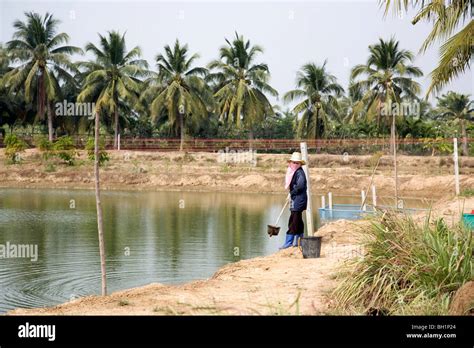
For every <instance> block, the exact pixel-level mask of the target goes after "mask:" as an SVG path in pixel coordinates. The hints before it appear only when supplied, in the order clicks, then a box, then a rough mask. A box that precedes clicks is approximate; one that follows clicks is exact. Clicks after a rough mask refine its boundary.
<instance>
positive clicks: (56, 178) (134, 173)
mask: <svg viewBox="0 0 474 348" xmlns="http://www.w3.org/2000/svg"><path fill="white" fill-rule="evenodd" d="M110 155H111V161H110V162H109V163H108V164H107V165H106V166H104V168H102V170H101V183H102V188H103V189H106V190H107V189H131V190H180V191H181V190H189V191H239V192H277V193H283V192H284V188H283V177H284V174H285V170H286V159H287V158H288V155H283V154H258V155H257V161H256V165H255V166H254V165H253V164H252V163H247V162H245V160H244V162H243V163H240V162H238V161H239V158H237V162H235V161H231V162H222V161H220V159H221V158H220V157H219V154H217V153H187V154H182V153H179V152H168V153H159V152H143V151H141V152H140V151H120V152H119V151H110ZM22 158H23V162H22V164H20V165H7V164H5V157H4V150H3V149H0V187H25V188H43V187H45V188H49V187H52V186H54V187H55V188H67V189H76V188H77V189H84V188H88V189H93V170H92V163H91V161H89V160H87V159H86V155H85V153H84V152H80V156H79V158H78V160H77V161H76V162H77V164H76V165H75V166H67V165H65V164H61V163H59V162H58V161H57V160H56V161H55V160H49V161H45V160H43V159H42V157H41V154H40V153H39V152H38V151H37V150H36V149H30V150H27V151H26V152H25V153H23V154H22ZM309 162H310V163H309V164H310V168H311V169H310V177H311V184H312V188H313V194H318V193H319V194H326V193H327V192H329V191H332V192H334V193H335V194H338V193H341V194H357V195H359V194H360V191H361V190H367V187H368V185H369V183H370V176H371V173H372V168H373V166H374V162H375V161H374V158H373V157H371V156H350V155H349V156H339V155H310V157H309ZM460 165H461V168H460V172H461V176H460V179H461V187H462V188H474V158H472V157H468V158H461V164H460ZM392 169H393V168H392V160H391V158H390V157H389V156H384V157H382V159H381V161H380V165H379V167H378V169H377V171H376V174H375V176H374V184H375V185H376V187H377V191H378V195H387V196H388V195H393V186H394V185H393V182H394V181H393V170H392ZM453 173H454V170H453V165H452V159H451V158H450V157H416V156H400V157H399V185H400V187H399V189H400V193H401V195H402V196H405V197H416V198H441V197H444V198H446V197H449V196H451V195H452V194H453V193H454V176H453Z"/></svg>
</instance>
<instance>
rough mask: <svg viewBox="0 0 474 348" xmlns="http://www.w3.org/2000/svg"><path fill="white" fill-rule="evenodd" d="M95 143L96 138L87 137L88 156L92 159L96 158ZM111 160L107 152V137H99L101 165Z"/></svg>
mask: <svg viewBox="0 0 474 348" xmlns="http://www.w3.org/2000/svg"><path fill="white" fill-rule="evenodd" d="M94 144H95V139H94V138H88V139H87V143H86V150H87V157H88V158H89V159H90V160H91V161H94V160H95V155H94ZM109 160H110V158H109V154H108V153H107V151H105V139H104V138H99V166H101V165H103V164H104V163H106V162H107V161H109Z"/></svg>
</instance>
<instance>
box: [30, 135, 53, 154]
mask: <svg viewBox="0 0 474 348" xmlns="http://www.w3.org/2000/svg"><path fill="white" fill-rule="evenodd" d="M34 143H35V146H36V147H37V148H38V149H39V150H40V151H50V150H52V148H53V143H52V142H51V141H49V140H48V138H47V137H46V136H44V135H40V136H37V137H35V139H34Z"/></svg>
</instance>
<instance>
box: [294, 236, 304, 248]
mask: <svg viewBox="0 0 474 348" xmlns="http://www.w3.org/2000/svg"><path fill="white" fill-rule="evenodd" d="M303 236H304V233H300V234H296V235H295V237H296V238H295V244H294V245H293V246H295V247H297V246H300V245H301V238H303Z"/></svg>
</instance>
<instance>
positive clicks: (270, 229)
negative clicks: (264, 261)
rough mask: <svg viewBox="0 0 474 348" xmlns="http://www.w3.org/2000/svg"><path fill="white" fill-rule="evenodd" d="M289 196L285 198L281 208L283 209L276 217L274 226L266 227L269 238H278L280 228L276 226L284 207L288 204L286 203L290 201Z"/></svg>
mask: <svg viewBox="0 0 474 348" xmlns="http://www.w3.org/2000/svg"><path fill="white" fill-rule="evenodd" d="M289 198H290V195H288V197H286V201H285V205H284V206H283V209H282V210H281V212H280V214H279V215H278V217H277V219H276V221H275V224H274V225H267V233H268V235H269V236H270V237H271V236H278V232H280V227H279V226H277V225H278V221H280V218H281V216H282V215H283V212H284V211H285V208H286V205H287V204H288V201H289V200H290V199H289Z"/></svg>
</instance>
